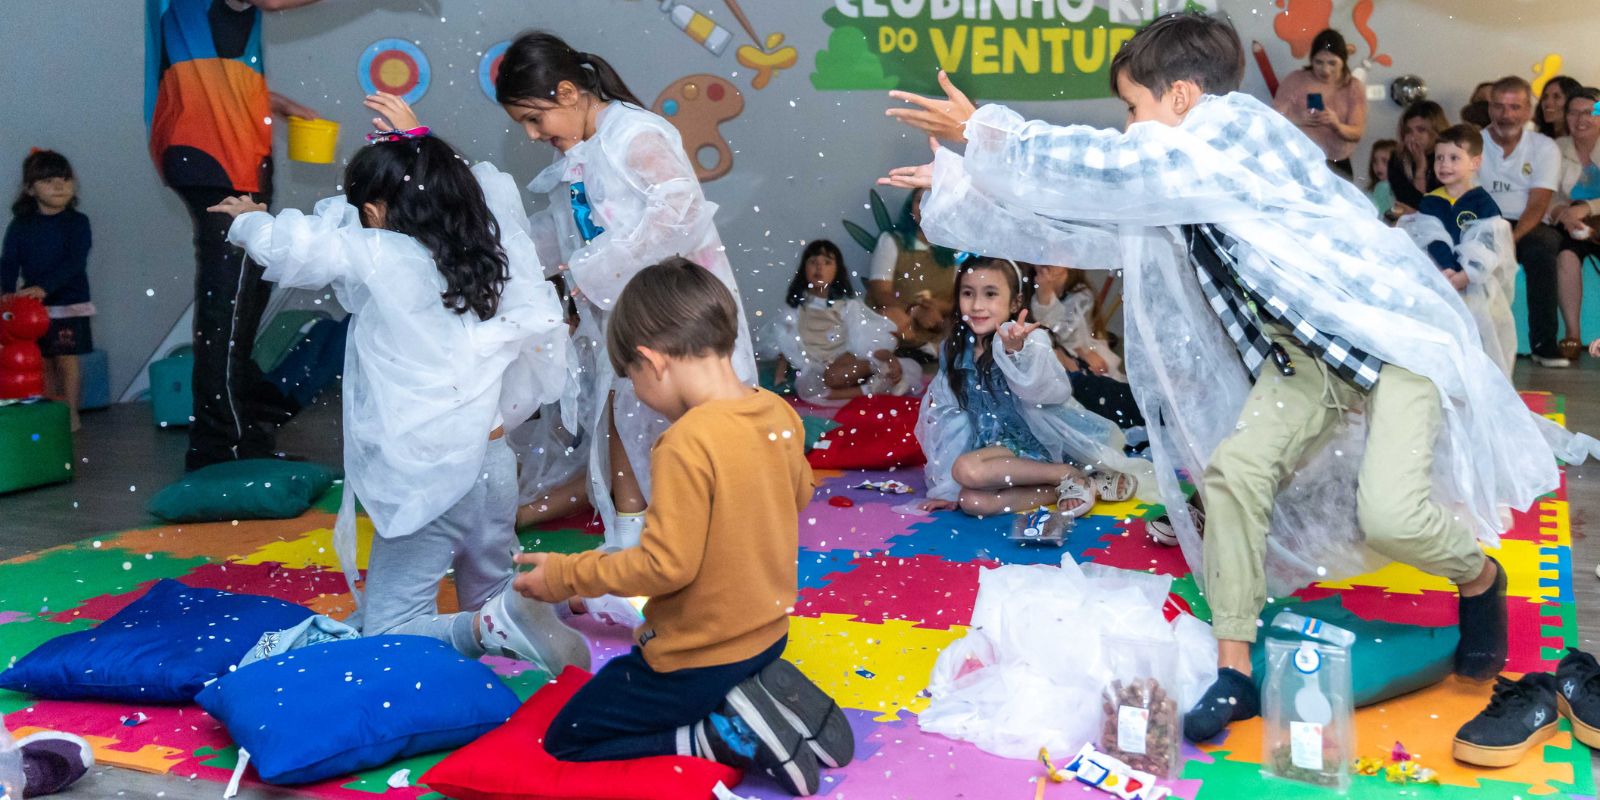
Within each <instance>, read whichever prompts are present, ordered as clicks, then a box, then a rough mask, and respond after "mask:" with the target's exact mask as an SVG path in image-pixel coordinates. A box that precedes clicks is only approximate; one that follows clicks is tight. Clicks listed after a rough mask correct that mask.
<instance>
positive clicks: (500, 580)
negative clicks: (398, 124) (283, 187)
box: [211, 101, 589, 671]
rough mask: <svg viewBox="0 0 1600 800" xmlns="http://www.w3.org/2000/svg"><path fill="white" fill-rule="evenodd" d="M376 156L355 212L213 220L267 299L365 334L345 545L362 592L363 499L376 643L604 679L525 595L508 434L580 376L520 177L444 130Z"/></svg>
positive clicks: (347, 408) (255, 211)
mask: <svg viewBox="0 0 1600 800" xmlns="http://www.w3.org/2000/svg"><path fill="white" fill-rule="evenodd" d="M396 102H398V101H396ZM401 107H402V108H403V104H401ZM406 111H407V115H409V110H406ZM368 138H369V139H372V140H374V143H373V144H370V145H369V146H367V147H366V148H364V149H362V151H361V152H360V153H359V154H357V155H356V157H355V158H353V159H351V161H350V165H349V166H348V167H347V168H346V169H345V174H344V188H345V192H346V194H345V196H344V197H334V198H330V199H327V200H323V201H322V202H320V203H318V204H317V206H316V209H315V210H314V211H313V212H312V213H311V214H310V215H307V214H302V213H301V212H299V211H296V210H293V209H291V210H288V211H284V212H282V213H281V214H279V215H278V216H276V217H273V216H271V215H269V214H267V213H265V212H266V207H265V206H262V205H260V204H257V203H254V202H252V201H251V200H250V198H249V197H248V196H245V197H234V198H229V199H227V200H226V201H224V202H223V203H221V204H219V205H217V206H215V207H213V208H212V209H211V210H212V211H217V212H222V213H227V214H232V215H234V216H235V219H234V221H233V225H232V227H231V228H230V229H229V231H228V239H229V241H231V242H233V243H234V244H236V245H238V246H240V247H243V248H244V249H245V251H246V252H247V253H248V254H249V255H250V257H251V258H253V259H255V260H256V262H258V263H260V264H262V265H263V266H264V267H265V269H266V273H265V277H266V279H267V280H269V281H273V282H276V283H278V284H280V285H283V286H292V287H297V288H306V289H313V288H320V287H323V286H330V285H331V286H332V287H333V291H334V295H335V296H336V297H337V298H338V300H339V303H340V305H342V306H344V308H345V309H346V310H347V311H349V312H350V314H351V316H352V318H353V322H352V323H351V326H350V333H349V346H348V348H347V349H346V356H345V369H344V392H343V394H344V437H345V478H346V491H345V493H344V503H343V505H342V506H341V508H340V509H339V520H338V523H337V524H336V527H335V532H334V544H335V549H336V550H337V551H338V553H339V558H340V561H341V563H342V566H343V568H344V571H345V576H346V578H347V579H350V580H351V581H352V582H353V581H354V579H355V577H356V575H357V574H358V573H357V568H356V564H355V547H354V545H355V503H356V501H357V500H358V499H359V501H360V503H361V505H362V507H364V508H365V509H366V511H367V513H368V514H369V515H370V516H371V517H372V522H373V526H374V527H375V528H376V530H377V536H375V537H374V538H373V543H372V552H371V558H370V568H369V570H368V571H367V580H366V586H365V591H364V592H362V593H361V594H360V595H358V596H359V597H361V600H360V613H361V617H360V620H361V621H360V623H359V624H360V627H361V632H362V633H363V634H364V635H375V634H414V635H421V636H431V637H433V638H437V639H441V640H443V641H446V642H449V643H450V644H451V645H452V646H454V647H455V648H456V649H457V650H458V651H460V652H461V653H462V654H463V655H466V656H469V657H474V658H476V657H478V656H481V655H483V654H485V653H489V654H494V655H504V656H512V657H516V658H521V659H525V660H529V661H533V662H534V663H536V664H538V665H539V668H540V669H544V670H547V671H559V670H561V669H562V668H563V667H565V666H566V665H568V664H578V665H579V666H582V667H585V668H587V667H588V664H589V654H588V648H587V645H586V644H585V643H584V641H583V637H582V636H581V635H579V634H578V633H577V632H576V631H573V630H572V629H570V628H568V627H566V626H565V625H564V624H562V623H561V621H560V620H559V618H558V616H557V613H558V612H557V610H556V609H555V608H553V607H552V606H550V605H548V604H545V603H539V602H536V601H532V600H528V599H527V598H524V597H522V596H521V595H520V594H518V593H517V592H516V591H514V590H513V589H512V588H511V582H512V578H513V577H515V575H516V567H515V565H514V563H513V562H512V554H513V553H516V552H518V551H520V549H521V548H520V547H519V546H518V544H517V537H516V531H515V529H514V517H515V514H516V505H517V468H516V458H515V456H514V455H513V454H512V452H511V448H510V447H509V446H508V444H507V443H506V440H505V436H504V434H505V431H507V430H509V429H511V428H514V427H516V426H517V425H518V424H520V423H522V422H523V421H524V420H526V419H527V418H528V417H529V416H531V415H532V414H533V412H534V411H535V410H537V409H538V408H539V407H540V406H541V405H544V404H546V403H550V402H553V401H555V400H557V399H558V398H559V397H560V395H561V392H562V388H563V386H564V385H565V382H566V372H567V360H566V352H567V350H566V334H567V328H566V323H565V321H564V320H563V315H562V307H561V302H560V299H559V298H558V297H557V295H556V292H555V289H554V288H553V287H552V286H551V285H550V284H549V282H547V281H545V280H544V279H543V275H542V270H541V269H540V266H539V259H538V256H537V253H536V252H535V248H534V245H533V242H532V240H531V239H530V238H529V236H528V234H527V230H526V228H525V227H524V220H525V217H524V212H523V208H522V200H521V198H520V196H519V194H518V192H517V188H516V186H515V184H514V183H513V182H512V180H511V177H510V176H509V175H506V174H505V173H502V172H499V171H498V170H496V169H495V168H494V167H492V166H490V165H488V164H479V165H478V166H477V167H473V168H470V169H469V168H468V166H467V163H466V161H465V160H464V159H463V158H462V157H461V156H460V155H459V154H458V153H457V152H456V151H455V150H454V149H453V148H451V147H450V145H448V144H446V143H445V142H444V141H442V140H440V139H438V138H436V137H434V136H431V135H429V134H428V130H427V129H426V128H411V129H408V130H386V131H382V132H379V133H376V134H373V135H372V136H369V137H368ZM451 569H454V572H455V583H456V597H457V599H458V601H459V604H460V608H461V609H462V610H461V611H460V612H459V613H454V614H440V613H438V607H437V604H436V602H435V599H436V597H437V594H438V587H439V581H440V580H441V579H442V578H443V577H444V576H445V573H446V572H447V571H450V570H451ZM352 592H354V587H353V586H352Z"/></svg>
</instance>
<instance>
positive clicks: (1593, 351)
mask: <svg viewBox="0 0 1600 800" xmlns="http://www.w3.org/2000/svg"><path fill="white" fill-rule="evenodd" d="M1589 355H1590V356H1592V357H1594V358H1600V339H1596V340H1594V341H1592V342H1590V343H1589Z"/></svg>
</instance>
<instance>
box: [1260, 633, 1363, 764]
mask: <svg viewBox="0 0 1600 800" xmlns="http://www.w3.org/2000/svg"><path fill="white" fill-rule="evenodd" d="M1271 629H1272V630H1279V631H1287V632H1292V633H1293V634H1296V635H1298V636H1300V637H1304V640H1302V641H1295V640H1293V639H1285V638H1279V637H1274V636H1272V630H1269V631H1268V638H1267V683H1266V688H1265V689H1264V690H1263V696H1262V709H1261V716H1262V721H1263V723H1264V727H1265V734H1264V735H1263V736H1262V740H1261V741H1262V754H1261V771H1262V773H1264V774H1266V775H1270V776H1273V777H1277V778H1285V779H1288V780H1292V781H1299V782H1302V783H1309V784H1313V785H1315V786H1322V787H1326V788H1330V789H1335V790H1337V791H1339V792H1341V793H1342V792H1344V791H1346V790H1347V789H1349V788H1350V763H1351V760H1352V759H1354V758H1355V726H1354V722H1353V720H1352V718H1351V717H1352V715H1353V714H1354V708H1353V702H1352V701H1353V697H1354V690H1353V689H1352V688H1351V682H1350V646H1351V645H1352V644H1354V643H1355V634H1353V633H1351V632H1350V631H1347V630H1345V629H1344V628H1340V627H1337V626H1334V625H1328V624H1325V623H1323V622H1321V621H1319V620H1316V619H1311V618H1309V617H1304V616H1301V615H1299V614H1296V613H1293V612H1290V611H1282V612H1279V613H1278V615H1277V616H1276V617H1274V618H1273V620H1272V626H1271Z"/></svg>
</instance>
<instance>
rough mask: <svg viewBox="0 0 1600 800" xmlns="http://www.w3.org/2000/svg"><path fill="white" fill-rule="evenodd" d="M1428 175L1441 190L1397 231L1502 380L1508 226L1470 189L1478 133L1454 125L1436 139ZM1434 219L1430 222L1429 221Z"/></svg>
mask: <svg viewBox="0 0 1600 800" xmlns="http://www.w3.org/2000/svg"><path fill="white" fill-rule="evenodd" d="M1433 156H1434V158H1433V170H1434V174H1435V175H1437V176H1438V178H1439V180H1440V181H1442V182H1443V183H1444V185H1443V186H1441V187H1439V188H1438V189H1435V190H1433V191H1431V192H1429V193H1428V194H1426V195H1424V196H1423V198H1422V203H1421V204H1420V205H1419V206H1418V208H1417V213H1416V214H1415V215H1412V216H1410V217H1407V218H1406V219H1404V220H1402V221H1401V223H1400V226H1399V227H1400V228H1401V229H1402V230H1404V231H1406V232H1407V233H1409V234H1411V236H1412V238H1413V239H1414V240H1415V241H1416V242H1417V244H1419V245H1421V246H1422V247H1423V249H1425V250H1427V251H1428V255H1430V256H1432V257H1433V263H1434V264H1436V265H1438V267H1439V271H1440V272H1442V273H1443V274H1444V276H1445V278H1446V279H1447V280H1449V281H1450V285H1451V287H1453V288H1454V289H1455V290H1456V291H1458V292H1460V293H1461V300H1462V302H1464V303H1466V304H1467V310H1468V311H1470V312H1472V317H1473V320H1474V321H1475V322H1477V323H1478V334H1479V337H1480V338H1481V339H1482V340H1483V348H1484V352H1486V353H1488V354H1489V357H1490V358H1491V359H1494V362H1495V364H1496V365H1498V366H1499V367H1500V370H1501V371H1502V372H1504V373H1505V374H1506V376H1507V377H1510V375H1511V368H1512V367H1513V366H1514V365H1515V363H1516V358H1517V350H1516V348H1517V331H1516V323H1515V322H1514V321H1513V318H1512V316H1511V295H1512V294H1513V293H1514V292H1515V291H1516V273H1517V259H1516V245H1515V243H1514V242H1513V240H1512V237H1511V224H1510V223H1509V222H1507V221H1506V220H1504V219H1502V218H1501V216H1500V206H1498V205H1496V204H1495V202H1494V198H1493V197H1490V196H1489V192H1488V191H1486V190H1485V189H1484V188H1483V187H1482V186H1479V185H1478V181H1477V177H1478V169H1479V167H1481V166H1482V165H1483V134H1482V133H1481V132H1480V131H1479V130H1478V129H1477V127H1475V126H1473V125H1471V124H1469V123H1462V124H1460V125H1456V126H1454V127H1452V128H1449V129H1447V130H1445V132H1444V133H1441V134H1439V142H1438V144H1436V145H1434V150H1433ZM1435 222H1437V224H1435Z"/></svg>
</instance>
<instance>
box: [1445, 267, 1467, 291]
mask: <svg viewBox="0 0 1600 800" xmlns="http://www.w3.org/2000/svg"><path fill="white" fill-rule="evenodd" d="M1448 277H1449V278H1450V285H1451V286H1452V287H1454V288H1455V290H1456V291H1458V292H1464V291H1466V290H1467V287H1468V286H1470V285H1472V279H1471V278H1468V277H1467V271H1466V270H1464V269H1457V270H1451V271H1450V273H1449V274H1448Z"/></svg>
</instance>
